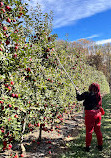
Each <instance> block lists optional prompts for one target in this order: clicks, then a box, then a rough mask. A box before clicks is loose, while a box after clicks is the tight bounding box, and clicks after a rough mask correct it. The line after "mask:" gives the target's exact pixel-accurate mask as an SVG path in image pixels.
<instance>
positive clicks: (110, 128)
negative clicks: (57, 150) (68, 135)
mask: <svg viewBox="0 0 111 158" xmlns="http://www.w3.org/2000/svg"><path fill="white" fill-rule="evenodd" d="M102 106H103V108H104V110H105V115H104V116H102V126H101V131H102V134H103V151H102V152H100V151H98V149H97V148H96V145H97V139H96V135H95V133H94V132H93V135H92V142H91V150H90V152H85V151H84V147H85V126H84V127H83V128H82V129H81V132H80V134H79V136H78V137H77V138H76V139H75V140H74V141H73V142H71V143H68V144H67V146H68V147H69V151H68V152H66V153H64V154H62V155H60V156H59V158H111V94H107V95H105V96H104V97H103V101H102Z"/></svg>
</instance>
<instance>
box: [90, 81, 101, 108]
mask: <svg viewBox="0 0 111 158" xmlns="http://www.w3.org/2000/svg"><path fill="white" fill-rule="evenodd" d="M89 91H90V92H91V91H93V92H94V93H95V94H96V98H97V102H98V105H97V106H102V98H101V93H100V86H99V84H98V83H92V84H91V85H90V86H89Z"/></svg>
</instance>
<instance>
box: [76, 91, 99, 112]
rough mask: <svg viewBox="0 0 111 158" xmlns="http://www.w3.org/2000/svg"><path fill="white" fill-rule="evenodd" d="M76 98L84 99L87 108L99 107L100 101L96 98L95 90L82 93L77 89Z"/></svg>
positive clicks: (94, 108)
mask: <svg viewBox="0 0 111 158" xmlns="http://www.w3.org/2000/svg"><path fill="white" fill-rule="evenodd" d="M76 98H77V100H78V101H82V100H84V102H83V106H85V110H96V109H99V108H98V107H97V105H98V102H97V99H96V95H95V93H93V92H84V93H82V94H80V93H79V92H78V91H76Z"/></svg>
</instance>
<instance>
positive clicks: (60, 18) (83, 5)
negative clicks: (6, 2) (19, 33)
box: [24, 0, 111, 28]
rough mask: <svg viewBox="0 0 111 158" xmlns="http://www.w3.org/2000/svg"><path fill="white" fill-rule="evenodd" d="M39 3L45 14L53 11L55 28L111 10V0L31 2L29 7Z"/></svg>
mask: <svg viewBox="0 0 111 158" xmlns="http://www.w3.org/2000/svg"><path fill="white" fill-rule="evenodd" d="M24 1H25V2H28V0H24ZM37 2H38V3H39V4H40V5H41V9H42V11H43V12H49V11H50V10H51V11H53V13H54V21H53V25H54V28H59V27H62V26H66V25H69V24H71V23H73V22H75V21H77V20H79V19H82V18H86V17H90V16H92V15H94V14H96V13H99V12H102V11H105V10H107V9H110V8H111V1H110V0H59V1H57V0H30V2H28V3H29V6H31V5H33V6H35V5H36V3H37Z"/></svg>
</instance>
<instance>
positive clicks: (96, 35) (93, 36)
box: [86, 34, 99, 39]
mask: <svg viewBox="0 0 111 158" xmlns="http://www.w3.org/2000/svg"><path fill="white" fill-rule="evenodd" d="M96 37H99V35H98V34H94V35H91V36H88V37H86V39H91V38H96Z"/></svg>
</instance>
